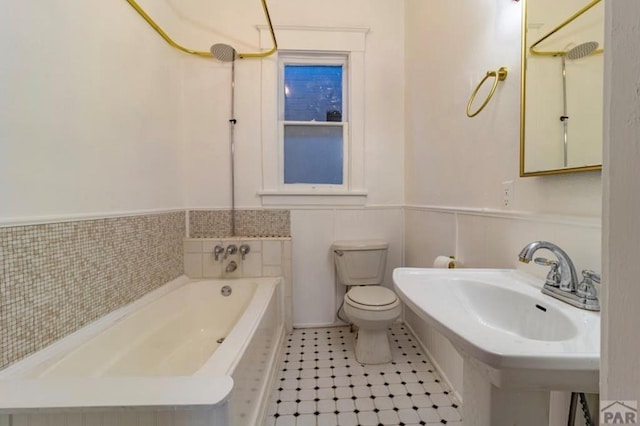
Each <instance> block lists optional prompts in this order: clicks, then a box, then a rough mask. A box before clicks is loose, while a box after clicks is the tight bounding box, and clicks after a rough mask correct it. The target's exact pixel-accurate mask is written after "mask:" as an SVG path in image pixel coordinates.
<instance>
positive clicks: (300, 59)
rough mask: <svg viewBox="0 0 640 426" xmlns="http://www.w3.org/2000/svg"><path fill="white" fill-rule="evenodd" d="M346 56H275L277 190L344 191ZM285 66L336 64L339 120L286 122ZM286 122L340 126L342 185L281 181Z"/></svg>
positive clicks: (347, 110) (347, 109)
mask: <svg viewBox="0 0 640 426" xmlns="http://www.w3.org/2000/svg"><path fill="white" fill-rule="evenodd" d="M347 59H348V58H347V56H346V55H344V54H343V55H336V54H308V53H298V52H286V53H283V54H280V55H279V57H278V62H279V63H278V73H279V77H280V78H279V84H278V93H279V96H278V154H279V157H278V164H279V165H282V166H281V167H279V170H278V173H279V179H278V189H279V191H281V192H286V191H293V192H313V191H317V190H320V191H325V192H336V191H338V192H344V191H347V190H348V183H349V167H348V165H349V146H350V145H351V144H350V138H349V116H350V112H351V111H350V107H349V96H348V79H349V67H348V61H347ZM287 65H328V66H332V65H337V66H341V67H342V83H341V84H342V105H341V110H342V120H341V121H339V122H338V121H287V120H285V119H284V104H285V99H284V95H285V90H284V68H285V66H287ZM287 125H293V126H320V127H341V128H342V184H339V185H338V184H306V183H285V182H284V128H285V126H287Z"/></svg>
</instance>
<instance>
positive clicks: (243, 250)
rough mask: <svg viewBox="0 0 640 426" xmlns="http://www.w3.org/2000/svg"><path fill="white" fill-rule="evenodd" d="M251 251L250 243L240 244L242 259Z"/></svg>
mask: <svg viewBox="0 0 640 426" xmlns="http://www.w3.org/2000/svg"><path fill="white" fill-rule="evenodd" d="M250 251H251V247H250V246H249V244H242V245H241V246H240V254H241V255H242V260H244V257H245V256H246V255H247V253H249V252H250Z"/></svg>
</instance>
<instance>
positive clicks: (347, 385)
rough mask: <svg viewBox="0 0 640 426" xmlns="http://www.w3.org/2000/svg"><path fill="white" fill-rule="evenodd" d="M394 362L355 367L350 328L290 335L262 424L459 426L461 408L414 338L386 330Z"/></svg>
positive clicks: (399, 326) (397, 330)
mask: <svg viewBox="0 0 640 426" xmlns="http://www.w3.org/2000/svg"><path fill="white" fill-rule="evenodd" d="M389 337H390V338H391V348H392V354H393V362H391V363H389V364H383V365H362V364H359V363H358V362H357V361H356V359H355V355H354V334H353V333H351V332H350V331H349V327H334V328H315V329H311V328H307V329H297V330H294V331H293V333H292V334H290V335H289V336H287V338H286V339H285V348H284V350H285V352H284V359H283V362H282V365H281V366H280V370H279V372H278V378H277V379H276V385H275V389H273V390H272V394H271V399H270V402H269V408H268V412H267V418H266V421H265V426H285V425H287V426H336V425H340V426H357V425H362V426H369V425H370V426H378V425H394V426H400V425H406V426H409V425H411V426H413V425H432V426H435V425H443V424H446V425H456V426H462V420H461V416H460V411H461V410H460V405H459V403H458V402H457V401H456V400H455V398H454V397H453V394H452V393H451V392H449V389H448V388H447V385H446V384H445V383H444V382H443V381H442V380H441V379H440V375H439V374H438V373H437V372H436V371H435V369H434V367H433V365H432V364H431V363H430V362H429V360H428V359H427V358H426V356H425V355H424V354H423V353H422V350H421V349H420V347H419V346H418V345H417V343H416V340H415V338H414V337H413V336H412V335H411V333H410V332H409V331H408V330H407V329H406V328H405V327H404V326H403V325H402V324H395V325H393V326H392V327H391V328H390V330H389Z"/></svg>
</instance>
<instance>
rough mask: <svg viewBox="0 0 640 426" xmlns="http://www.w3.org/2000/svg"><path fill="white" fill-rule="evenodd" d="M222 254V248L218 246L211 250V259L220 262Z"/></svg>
mask: <svg viewBox="0 0 640 426" xmlns="http://www.w3.org/2000/svg"><path fill="white" fill-rule="evenodd" d="M223 252H224V247H222V246H221V245H219V244H218V245H217V246H215V247H214V248H213V258H214V259H215V261H216V262H217V261H218V260H220V255H221V254H222V253H223Z"/></svg>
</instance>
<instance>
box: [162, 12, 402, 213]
mask: <svg viewBox="0 0 640 426" xmlns="http://www.w3.org/2000/svg"><path fill="white" fill-rule="evenodd" d="M174 8H175V11H176V13H177V15H179V16H182V17H183V22H182V25H179V26H176V27H175V33H176V34H177V36H176V38H178V37H180V40H183V41H184V44H185V45H188V46H190V47H193V48H196V49H204V50H208V49H209V47H210V45H212V44H214V43H228V44H231V45H233V46H234V47H235V48H236V49H237V50H238V51H240V52H243V51H249V52H252V51H257V50H258V47H257V46H258V45H259V32H258V31H257V30H256V25H265V21H264V17H263V13H262V8H261V6H260V2H259V1H256V0H240V1H236V2H232V3H229V2H227V3H225V2H211V1H204V0H192V1H190V2H184V4H183V3H180V4H175V5H174ZM269 11H270V14H271V19H272V21H273V24H274V26H276V36H277V27H278V26H281V27H282V26H312V27H359V28H369V29H370V32H369V33H368V34H367V40H366V46H367V47H366V58H365V73H366V75H365V93H366V95H365V96H366V101H365V102H366V110H365V181H366V187H367V190H368V193H369V196H368V198H367V204H368V205H389V204H394V205H400V204H402V202H403V185H404V182H403V161H404V157H403V140H404V126H403V119H404V115H403V112H404V101H403V99H404V93H403V87H404V73H403V68H404V52H403V48H402V46H403V42H404V30H403V28H404V27H403V24H404V13H403V4H402V3H397V2H388V1H384V0H373V1H372V0H358V1H350V2H346V3H345V2H341V1H337V0H330V1H325V2H322V3H321V4H316V5H314V7H313V8H311V7H310V6H309V4H308V3H305V2H299V1H295V0H284V1H279V2H270V3H269ZM336 11H340V13H336ZM182 62H183V72H184V77H183V80H184V85H185V99H186V102H185V123H186V126H185V128H186V129H187V130H186V132H187V137H186V139H187V144H186V146H185V149H186V152H187V154H186V159H187V160H186V163H187V164H189V167H188V169H187V181H188V185H187V190H186V193H187V204H188V206H190V207H216V208H220V207H228V206H229V205H230V202H231V201H230V193H231V189H230V182H229V131H228V120H229V118H230V89H229V84H230V75H231V64H229V63H226V64H223V63H220V62H218V61H215V60H208V59H201V58H196V57H185V58H183V60H182ZM260 72H261V70H260V60H255V59H241V60H238V61H236V86H235V87H236V114H235V116H236V118H237V120H238V124H237V126H236V146H237V153H236V168H237V171H238V173H237V188H238V190H237V194H236V203H237V205H238V206H239V207H241V208H247V207H260V206H261V205H262V204H261V200H260V197H259V196H257V194H256V193H257V191H259V190H260V189H262V173H261V171H262V169H261V162H262V159H261V149H262V146H261V135H260V120H261V119H263V118H262V117H261V115H260V112H261V111H260V92H261V88H260ZM274 160H275V159H274ZM212 185H213V186H214V188H213V189H212Z"/></svg>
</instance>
